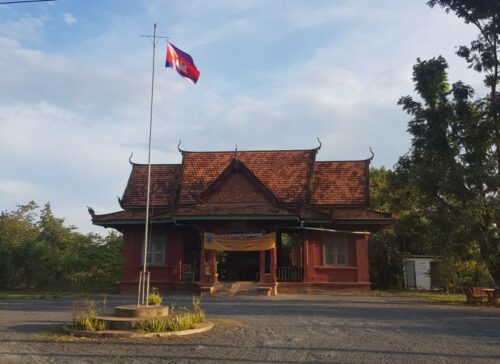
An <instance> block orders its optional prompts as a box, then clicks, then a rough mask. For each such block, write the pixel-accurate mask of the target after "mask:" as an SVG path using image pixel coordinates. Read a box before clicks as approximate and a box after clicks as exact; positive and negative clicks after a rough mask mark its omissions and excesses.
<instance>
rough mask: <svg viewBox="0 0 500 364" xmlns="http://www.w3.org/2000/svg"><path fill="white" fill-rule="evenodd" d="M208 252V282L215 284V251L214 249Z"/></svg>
mask: <svg viewBox="0 0 500 364" xmlns="http://www.w3.org/2000/svg"><path fill="white" fill-rule="evenodd" d="M209 252H210V255H209V258H208V266H209V267H210V283H211V284H215V283H216V282H217V263H216V258H217V253H216V252H215V250H210V251H209Z"/></svg>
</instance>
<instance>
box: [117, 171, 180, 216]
mask: <svg viewBox="0 0 500 364" xmlns="http://www.w3.org/2000/svg"><path fill="white" fill-rule="evenodd" d="M180 169H181V166H180V165H179V164H155V165H152V166H151V201H150V204H151V206H172V205H173V203H174V199H175V195H176V193H177V188H178V186H179V175H180ZM147 178H148V166H147V165H145V164H134V165H133V166H132V172H131V173H130V177H129V179H128V183H127V187H126V188H125V192H124V193H123V198H122V205H123V206H125V207H127V206H145V205H146V191H147Z"/></svg>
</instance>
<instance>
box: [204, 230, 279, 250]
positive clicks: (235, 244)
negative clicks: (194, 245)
mask: <svg viewBox="0 0 500 364" xmlns="http://www.w3.org/2000/svg"><path fill="white" fill-rule="evenodd" d="M204 246H205V249H209V250H229V251H239V252H247V251H259V250H269V249H273V248H274V247H276V233H269V234H264V235H261V236H254V237H251V238H239V239H238V238H228V237H224V236H223V235H220V234H213V233H205V238H204Z"/></svg>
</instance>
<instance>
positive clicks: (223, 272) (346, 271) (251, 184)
mask: <svg viewBox="0 0 500 364" xmlns="http://www.w3.org/2000/svg"><path fill="white" fill-rule="evenodd" d="M318 151H319V148H316V149H310V150H283V151H224V152H188V151H182V150H180V152H181V153H182V163H181V164H156V165H152V166H151V168H152V169H151V197H150V198H151V201H150V219H151V234H150V236H151V241H150V243H149V244H148V247H149V249H148V252H147V259H148V262H149V263H148V267H149V270H150V272H151V285H152V286H154V287H159V288H160V289H162V290H167V291H194V292H197V291H199V290H200V289H201V290H206V291H209V292H211V291H212V287H213V286H214V285H215V284H216V282H217V281H224V280H228V281H256V282H258V284H259V287H260V288H261V289H262V290H263V291H266V290H268V293H271V294H272V293H277V292H287V291H302V292H306V291H311V290H324V289H369V287H370V277H369V274H368V237H369V234H370V232H373V231H376V230H379V229H381V228H382V227H384V226H386V225H387V224H389V223H390V222H391V221H392V217H391V215H390V214H389V213H382V212H377V211H373V210H370V208H369V205H370V200H369V189H368V186H369V165H370V161H371V158H370V159H366V160H360V161H317V160H316V156H317V153H318ZM131 164H132V171H131V173H130V177H129V180H128V183H127V186H126V188H125V191H124V193H123V197H122V198H121V199H119V203H120V206H121V208H122V210H121V211H118V212H113V213H109V214H102V215H97V214H95V213H94V212H93V210H89V211H90V212H91V215H92V221H93V223H94V224H96V225H100V226H103V227H110V228H114V229H117V230H119V231H120V232H122V233H123V235H124V241H125V242H124V244H125V245H124V261H125V268H124V271H123V279H122V281H121V289H122V291H125V292H127V291H128V292H131V291H136V289H137V285H138V277H139V272H140V270H142V261H143V240H144V220H145V205H146V186H147V184H146V182H147V170H148V166H147V165H144V164H135V163H132V162H131Z"/></svg>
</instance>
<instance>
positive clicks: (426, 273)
mask: <svg viewBox="0 0 500 364" xmlns="http://www.w3.org/2000/svg"><path fill="white" fill-rule="evenodd" d="M433 261H434V259H433V257H432V256H428V255H410V256H409V257H408V258H407V259H406V261H405V266H404V275H405V287H406V288H407V289H423V290H430V289H432V283H431V263H432V262H433Z"/></svg>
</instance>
